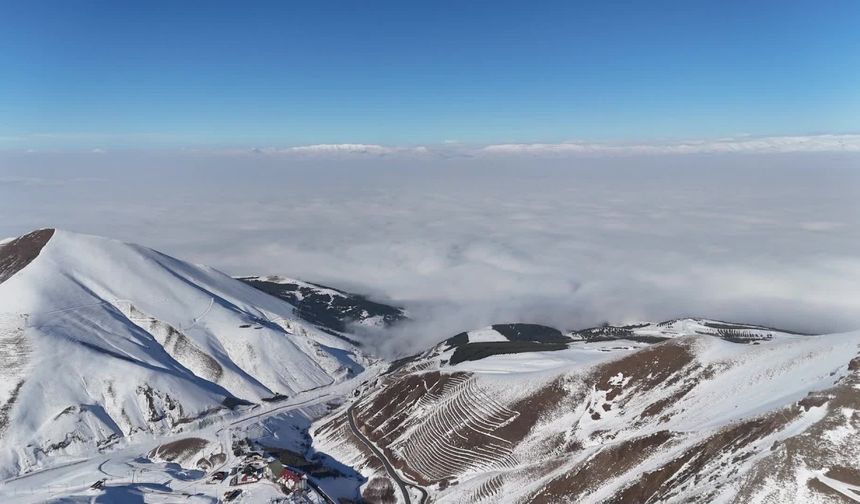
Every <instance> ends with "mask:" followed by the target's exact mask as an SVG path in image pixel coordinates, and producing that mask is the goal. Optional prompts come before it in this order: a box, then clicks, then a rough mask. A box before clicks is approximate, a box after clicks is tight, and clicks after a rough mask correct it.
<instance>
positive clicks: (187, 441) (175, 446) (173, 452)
mask: <svg viewBox="0 0 860 504" xmlns="http://www.w3.org/2000/svg"><path fill="white" fill-rule="evenodd" d="M208 444H209V442H208V441H206V440H205V439H201V438H184V439H178V440H176V441H172V442H170V443H165V444H163V445H160V446H158V447H156V448H155V449H154V450H152V451H151V452H149V456H150V457H153V458H160V459H162V460H166V461H168V462H173V461H176V460H180V461H181V460H184V459H187V458H188V457H190V456H191V455H194V454H195V453H197V452H199V451H200V450H202V449H203V448H206V445H208Z"/></svg>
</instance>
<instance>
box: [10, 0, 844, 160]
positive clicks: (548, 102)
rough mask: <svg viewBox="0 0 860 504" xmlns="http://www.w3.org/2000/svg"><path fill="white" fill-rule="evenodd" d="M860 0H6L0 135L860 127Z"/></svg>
mask: <svg viewBox="0 0 860 504" xmlns="http://www.w3.org/2000/svg"><path fill="white" fill-rule="evenodd" d="M858 26H860V2H856V1H815V2H813V1H801V0H797V1H791V2H782V1H756V2H741V1H737V2H736V1H724V2H704V1H689V0H688V1H649V2H616V1H603V2H574V1H558V2H556V1H544V2H537V1H535V2H505V1H493V2H464V1H456V2H447V1H439V0H436V1H432V2H430V1H427V2H411V1H410V2H407V1H402V0H401V1H396V2H394V1H392V2H388V1H376V2H359V1H291V2H283V1H278V2H265V1H254V2H238V1H237V2H217V1H206V2H203V1H187V2H177V1H146V2H139V1H135V2H132V1H104V2H96V1H78V2H69V1H53V2H47V1H41V0H28V1H25V2H21V1H11V0H0V148H67V147H85V148H92V147H104V148H112V147H164V146H169V147H184V146H201V145H202V146H241V147H244V146H269V145H274V146H292V145H302V144H309V143H342V142H357V143H380V144H387V145H414V144H438V143H442V142H444V141H445V140H458V141H462V142H469V143H503V142H560V141H567V140H572V139H584V140H595V141H643V140H644V141H650V140H661V139H689V138H715V137H722V136H736V135H743V134H749V135H790V134H815V133H855V132H860V29H858Z"/></svg>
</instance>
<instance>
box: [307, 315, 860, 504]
mask: <svg viewBox="0 0 860 504" xmlns="http://www.w3.org/2000/svg"><path fill="white" fill-rule="evenodd" d="M610 329H611V328H609V327H603V328H600V330H599V331H598V330H586V331H574V332H572V333H571V334H570V335H569V336H570V337H571V338H572V340H571V341H569V342H567V343H564V344H561V345H560V347H559V346H558V343H556V342H561V341H562V339H561V332H560V331H556V330H552V329H551V328H544V327H542V326H533V325H526V324H510V325H499V326H492V327H488V328H485V329H481V330H477V331H470V332H468V333H462V334H459V335H457V336H455V337H452V338H449V339H448V340H446V341H444V342H443V343H440V344H439V345H437V346H435V347H434V348H432V349H430V350H428V351H427V352H425V353H423V354H421V355H419V356H415V357H412V358H410V359H404V360H402V361H400V362H398V363H396V365H395V366H392V368H391V369H390V370H389V373H387V374H384V375H382V376H380V377H379V378H378V379H377V380H376V381H374V382H369V383H367V384H365V386H364V387H362V388H361V389H360V390H359V391H358V392H357V395H358V399H357V400H356V402H355V403H353V404H352V405H351V406H349V407H348V408H347V407H345V408H344V409H343V410H341V411H339V412H338V413H336V414H333V415H332V416H330V417H328V418H326V419H323V420H321V421H319V422H318V423H317V424H316V425H315V426H314V427H313V428H312V432H313V433H314V443H315V445H314V446H315V447H316V449H317V450H319V451H321V452H325V453H329V454H331V455H334V456H336V457H338V459H339V460H342V461H344V462H345V463H348V464H350V465H352V466H353V467H357V468H360V470H361V471H362V473H363V474H365V476H366V477H367V478H368V479H369V481H371V482H372V483H374V484H373V491H374V492H375V494H378V493H380V490H379V489H380V488H387V489H388V494H387V495H388V496H389V497H390V498H392V499H393V498H395V497H397V496H400V494H401V493H403V494H404V496H405V495H412V497H411V500H412V502H419V501H421V495H420V493H419V489H421V491H423V492H427V494H428V495H429V499H430V500H431V501H432V502H439V503H449V502H451V503H455V502H457V503H460V502H470V503H473V502H485V503H499V502H503V503H564V502H570V503H589V502H592V503H645V502H648V503H690V502H701V503H739V502H744V503H747V502H757V503H793V502H804V503H817V502H854V501H857V500H858V495H860V494H858V492H860V462H858V461H860V441H858V433H860V332H853V333H846V334H831V335H821V336H808V335H797V334H792V333H787V332H784V331H777V330H774V329H768V328H763V327H759V326H749V325H743V324H731V323H725V322H717V321H710V320H704V319H684V320H677V321H670V322H666V323H659V324H637V325H635V326H628V327H625V328H621V329H622V330H618V331H611V330H610ZM740 333H743V334H740ZM750 335H758V336H761V337H756V338H749V337H748V336H750ZM598 336H600V337H598ZM610 336H611V337H610ZM624 336H627V337H628V339H624ZM524 342H525V343H526V344H525V346H522V345H523V343H524ZM542 346H543V347H544V348H541V347H542ZM469 348H471V349H470V350H468V351H466V350H465V349H469ZM458 353H459V354H460V355H461V358H457V355H458ZM369 446H374V447H376V448H377V449H378V450H379V453H376V454H375V453H373V452H372V451H369V450H368V447H369ZM381 458H384V459H385V460H386V464H387V465H386V464H380V463H379V462H378V460H379V459H381ZM368 487H370V485H369V486H368ZM398 487H400V489H399V490H398ZM395 490H397V491H395ZM404 500H406V497H403V498H401V499H400V500H399V501H400V502H403V501H404ZM389 502H394V500H390V501H389Z"/></svg>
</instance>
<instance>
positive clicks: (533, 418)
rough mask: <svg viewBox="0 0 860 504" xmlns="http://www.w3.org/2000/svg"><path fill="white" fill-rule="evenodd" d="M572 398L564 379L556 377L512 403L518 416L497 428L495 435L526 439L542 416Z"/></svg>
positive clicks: (516, 442) (515, 442)
mask: <svg viewBox="0 0 860 504" xmlns="http://www.w3.org/2000/svg"><path fill="white" fill-rule="evenodd" d="M570 399H571V398H570V397H568V392H567V391H565V389H564V382H563V379H562V378H558V379H555V380H553V381H551V382H549V383H548V384H547V385H545V386H544V387H542V388H541V389H540V390H537V391H535V392H534V393H532V394H529V395H528V396H527V397H524V398H523V399H521V400H520V401H518V402H516V403H514V404H512V405H511V406H510V408H511V409H512V410H514V411H516V412H517V413H518V415H517V417H516V418H514V419H513V420H512V421H511V422H510V423H508V424H507V425H503V426H502V427H500V428H499V429H497V430H496V431H495V435H497V436H500V437H503V438H505V439H507V440H509V441H510V442H511V443H514V444H518V443H519V442H521V441H522V440H523V439H525V437H526V436H527V435H528V434H529V432H531V430H532V429H533V428H534V427H535V425H537V424H538V422H539V421H540V420H541V419H542V418H544V417H545V416H546V415H548V414H549V413H550V412H551V411H553V410H555V409H557V408H560V407H562V405H563V404H564V403H565V402H566V401H568V400H570Z"/></svg>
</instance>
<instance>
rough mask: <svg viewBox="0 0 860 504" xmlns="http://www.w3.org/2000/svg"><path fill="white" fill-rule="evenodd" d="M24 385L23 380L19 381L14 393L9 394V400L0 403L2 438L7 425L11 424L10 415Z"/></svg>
mask: <svg viewBox="0 0 860 504" xmlns="http://www.w3.org/2000/svg"><path fill="white" fill-rule="evenodd" d="M23 386H24V381H23V380H22V381H20V382H18V384H17V385H15V387H14V388H13V389H12V393H11V394H10V395H9V400H7V401H6V402H5V403H3V404H0V439H2V438H3V434H4V433H5V432H6V427H7V426H8V425H9V415H10V413H11V411H12V406H14V405H15V401H17V400H18V394H20V393H21V387H23Z"/></svg>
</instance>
